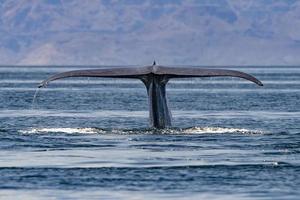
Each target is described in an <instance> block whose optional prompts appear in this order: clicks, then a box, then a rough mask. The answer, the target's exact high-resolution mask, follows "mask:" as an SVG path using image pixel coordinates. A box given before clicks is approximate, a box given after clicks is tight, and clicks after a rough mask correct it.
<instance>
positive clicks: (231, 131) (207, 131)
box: [183, 127, 262, 134]
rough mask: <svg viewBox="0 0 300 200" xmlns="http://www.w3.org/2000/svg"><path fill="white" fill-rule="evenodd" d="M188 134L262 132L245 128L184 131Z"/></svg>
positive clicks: (196, 128) (197, 128)
mask: <svg viewBox="0 0 300 200" xmlns="http://www.w3.org/2000/svg"><path fill="white" fill-rule="evenodd" d="M183 132H184V133H188V134H204V133H216V134H218V133H243V134H261V133H262V131H258V130H249V129H244V128H223V127H192V128H188V129H185V130H183Z"/></svg>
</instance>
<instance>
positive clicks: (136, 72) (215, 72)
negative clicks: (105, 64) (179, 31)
mask: <svg viewBox="0 0 300 200" xmlns="http://www.w3.org/2000/svg"><path fill="white" fill-rule="evenodd" d="M219 76H230V77H238V78H242V79H246V80H248V81H251V82H254V83H256V84H257V85H259V86H263V84H262V82H260V81H259V80H258V79H256V78H255V77H254V76H251V75H250V74H246V73H244V72H240V71H235V70H226V69H203V68H198V67H166V66H158V65H156V63H155V61H154V62H153V65H152V66H145V67H113V68H102V69H88V70H75V71H69V72H63V73H59V74H56V75H54V76H51V77H49V78H48V79H46V80H44V81H42V82H41V83H40V85H39V87H46V86H47V85H48V84H49V82H51V81H54V80H58V79H63V78H69V77H104V78H105V77H106V78H133V79H139V80H141V81H142V82H143V83H144V84H145V86H146V89H147V94H148V99H149V113H150V125H151V126H152V127H155V128H166V127H170V126H171V112H170V111H169V108H168V104H167V99H166V89H165V88H166V84H167V83H168V81H169V80H170V79H172V78H191V77H219Z"/></svg>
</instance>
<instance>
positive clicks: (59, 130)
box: [19, 128, 104, 134]
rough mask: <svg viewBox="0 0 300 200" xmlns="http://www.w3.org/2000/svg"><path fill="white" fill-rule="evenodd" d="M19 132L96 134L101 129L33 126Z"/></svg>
mask: <svg viewBox="0 0 300 200" xmlns="http://www.w3.org/2000/svg"><path fill="white" fill-rule="evenodd" d="M19 132H20V133H23V134H35V133H67V134H74V133H79V134H96V133H101V130H100V129H96V128H32V129H29V130H20V131H19ZM103 132H104V131H103Z"/></svg>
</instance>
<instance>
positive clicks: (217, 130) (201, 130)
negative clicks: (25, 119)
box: [19, 127, 263, 135]
mask: <svg viewBox="0 0 300 200" xmlns="http://www.w3.org/2000/svg"><path fill="white" fill-rule="evenodd" d="M19 132H20V133H22V134H42V133H66V134H119V135H124V134H125V135H128V134H162V135H173V134H223V133H239V134H241V133H242V134H262V133H263V132H262V131H258V130H249V129H244V128H223V127H192V128H187V129H172V128H170V129H162V130H158V129H140V130H139V129H135V130H124V129H123V130H122V129H112V130H104V129H100V128H32V129H28V130H20V131H19Z"/></svg>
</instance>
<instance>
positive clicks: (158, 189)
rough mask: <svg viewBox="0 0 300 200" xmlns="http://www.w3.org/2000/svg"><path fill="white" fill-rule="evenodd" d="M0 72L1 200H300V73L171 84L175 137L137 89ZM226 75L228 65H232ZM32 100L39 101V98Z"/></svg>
mask: <svg viewBox="0 0 300 200" xmlns="http://www.w3.org/2000/svg"><path fill="white" fill-rule="evenodd" d="M80 68H83V67H67V66H66V67H50V66H48V67H25V66H18V67H11V66H2V67H0V102H1V104H0V199H5V200H7V199H299V198H300V190H299V188H300V68H298V67H288V66H283V67H272V66H269V67H243V68H233V69H236V70H240V71H244V72H247V73H250V74H252V75H254V76H256V77H257V78H258V79H260V80H261V81H262V82H263V83H264V87H259V86H257V85H255V84H253V83H251V82H248V81H245V80H242V79H239V78H228V77H227V78H221V77H219V78H194V79H177V80H171V81H170V82H169V84H168V86H167V95H168V99H169V106H170V109H171V111H172V114H173V126H174V128H171V129H165V130H155V129H151V128H149V126H148V102H147V94H146V90H145V88H144V85H143V84H142V83H141V82H140V81H138V80H130V79H122V80H118V79H108V78H107V79H105V78H101V79H100V78H71V79H65V80H60V81H57V82H53V83H51V84H50V85H49V86H48V87H47V88H43V89H40V90H39V91H38V92H36V91H37V85H38V84H39V82H41V81H42V80H43V79H46V78H47V77H49V76H50V75H53V74H55V73H58V72H63V71H69V70H73V69H80ZM227 69H228V68H227ZM34 96H35V98H34Z"/></svg>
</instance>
